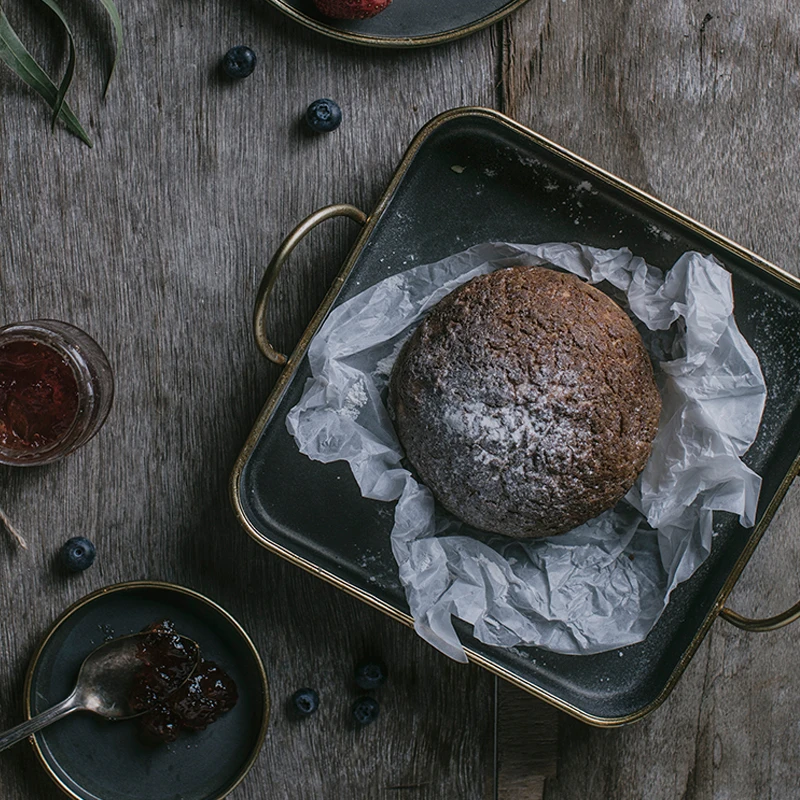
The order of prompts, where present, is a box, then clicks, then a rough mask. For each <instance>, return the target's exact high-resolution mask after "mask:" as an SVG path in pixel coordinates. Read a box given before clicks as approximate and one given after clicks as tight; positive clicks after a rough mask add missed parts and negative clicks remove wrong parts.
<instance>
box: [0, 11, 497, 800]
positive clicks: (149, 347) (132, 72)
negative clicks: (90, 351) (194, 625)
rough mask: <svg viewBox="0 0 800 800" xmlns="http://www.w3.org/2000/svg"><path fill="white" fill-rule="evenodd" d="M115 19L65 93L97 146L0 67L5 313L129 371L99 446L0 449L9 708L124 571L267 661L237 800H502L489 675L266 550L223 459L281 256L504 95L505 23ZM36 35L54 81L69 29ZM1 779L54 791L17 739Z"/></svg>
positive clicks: (279, 331)
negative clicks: (363, 700) (87, 340)
mask: <svg viewBox="0 0 800 800" xmlns="http://www.w3.org/2000/svg"><path fill="white" fill-rule="evenodd" d="M4 8H5V10H6V12H7V13H8V15H9V16H10V17H11V18H12V21H13V22H14V23H15V24H18V26H19V30H20V34H21V35H22V36H23V37H25V38H26V39H30V38H31V36H32V34H33V33H34V32H39V34H41V35H44V36H48V35H51V34H53V32H54V31H53V28H52V27H51V26H50V23H49V21H48V20H47V18H46V16H45V15H46V14H47V12H46V11H41V13H40V12H39V10H38V7H37V6H35V5H33V4H23V3H19V2H8V3H4ZM69 11H70V13H72V11H73V9H72V8H70V9H69ZM122 13H123V15H124V24H125V31H126V47H125V50H124V52H123V54H122V59H121V63H120V65H119V67H118V70H117V76H116V78H115V82H114V83H113V84H112V88H111V92H110V94H109V97H108V100H107V101H106V102H102V100H101V98H100V92H101V87H102V80H103V68H104V67H105V65H106V61H107V56H108V55H109V49H108V47H107V45H106V44H104V42H105V41H106V40H107V38H108V29H107V23H106V21H105V19H103V18H102V16H101V12H100V11H98V10H96V9H95V8H90V7H87V8H86V10H85V11H83V12H81V11H78V12H77V19H76V20H75V25H74V27H75V32H76V37H77V39H78V42H79V51H80V52H79V56H80V59H81V60H80V63H79V67H78V71H77V74H76V83H75V86H74V88H73V89H72V91H71V92H70V102H71V103H72V105H73V106H74V108H75V109H76V110H77V111H78V113H79V115H80V118H81V119H82V120H83V122H84V123H85V125H86V127H87V129H89V131H90V134H91V135H92V136H93V138H94V140H95V149H94V150H91V151H90V150H88V149H86V148H85V147H83V146H82V145H81V144H80V143H79V142H78V141H77V140H76V139H74V138H73V137H70V136H69V135H68V134H66V133H65V132H64V131H61V130H59V132H58V133H57V135H55V136H51V135H50V133H49V115H48V110H47V108H46V107H45V106H44V105H43V104H42V103H41V102H40V101H39V100H38V99H37V98H35V97H34V96H33V95H32V94H31V93H29V92H28V91H27V90H26V89H24V88H23V87H21V86H20V85H19V84H18V83H17V82H16V80H15V79H14V78H13V76H11V75H10V73H8V72H6V71H5V70H3V71H0V93H1V95H2V104H3V112H2V114H0V148H1V150H0V152H2V157H0V218H1V219H2V222H1V223H0V297H2V300H3V314H2V318H3V321H14V320H22V319H30V318H35V317H41V316H48V317H55V318H60V319H65V320H67V321H70V322H73V323H75V324H77V325H79V326H81V327H83V328H85V329H86V330H88V331H89V332H90V333H91V334H93V335H94V336H95V337H96V338H97V339H98V340H99V342H100V343H101V345H102V346H103V347H104V348H105V349H106V350H107V352H108V354H109V357H110V360H111V361H112V364H113V366H114V370H115V374H116V380H117V396H116V402H115V405H114V408H113V409H112V413H111V416H110V418H109V421H108V423H107V425H106V426H105V428H104V429H103V430H102V431H101V432H100V434H99V435H98V436H97V437H96V438H95V439H94V440H93V441H92V442H90V443H89V444H88V445H87V446H86V447H84V448H83V449H82V450H81V451H79V452H77V453H76V454H74V455H73V456H72V457H70V458H69V459H67V460H66V461H64V462H62V463H59V464H56V465H53V466H50V467H44V468H40V469H29V470H11V469H2V470H0V504H2V505H3V507H4V508H5V509H6V511H7V512H8V513H9V514H10V516H11V517H12V518H13V520H14V521H15V523H16V524H17V525H18V527H19V529H20V530H21V531H22V533H23V534H24V535H25V536H26V538H27V539H28V542H29V545H30V548H29V550H28V551H24V552H23V551H19V550H16V549H14V548H13V547H12V546H11V545H10V544H9V543H8V542H7V541H6V540H5V539H4V540H3V541H2V542H0V554H1V555H0V610H2V620H0V652H1V653H2V660H1V663H0V728H5V727H10V726H11V725H12V724H14V723H16V722H17V721H19V719H20V716H21V713H22V709H21V695H22V688H23V678H24V672H25V667H26V664H27V662H28V660H29V658H30V657H31V655H32V652H33V650H34V648H35V646H36V644H37V642H38V641H39V640H40V638H41V637H42V635H43V634H44V632H45V631H46V630H47V628H48V627H49V626H50V625H51V623H52V622H53V620H54V619H55V618H56V617H57V616H58V614H59V613H60V612H61V611H62V610H63V609H64V608H65V607H66V606H67V605H68V604H70V603H71V602H73V601H74V600H76V599H78V598H79V597H81V596H83V595H85V594H87V593H88V592H90V591H92V590H94V589H96V588H98V587H101V586H104V585H108V584H111V583H115V582H118V581H122V580H131V579H143V578H150V579H161V580H168V581H173V582H175V583H179V584H183V585H187V586H190V587H192V588H194V589H197V590H199V591H201V592H204V593H206V594H208V595H209V596H210V597H212V598H213V599H215V600H216V601H218V602H219V603H221V604H222V605H223V606H224V607H225V608H227V609H228V610H229V611H230V612H231V613H232V614H234V616H236V617H237V618H238V619H239V620H240V621H241V623H242V624H243V625H244V626H245V628H246V629H247V630H248V631H249V632H250V634H251V635H252V636H253V638H254V640H255V642H256V644H257V646H258V648H259V650H260V652H261V653H262V655H263V657H264V660H265V663H266V667H267V670H268V672H269V674H270V678H271V688H272V695H273V701H274V707H273V716H272V723H271V728H270V731H269V733H268V736H267V740H266V743H265V746H264V749H263V751H262V753H261V755H260V757H259V759H258V761H257V762H256V765H255V767H254V769H253V771H252V773H251V774H250V776H249V777H248V778H247V780H246V781H245V782H244V783H243V784H242V785H241V787H240V788H238V789H237V790H236V792H235V793H234V795H233V796H234V797H235V798H237V800H248V798H252V800H255V799H256V798H264V797H275V798H286V799H290V798H299V799H302V800H307V798H309V797H319V798H344V797H358V798H367V799H368V798H381V799H384V798H397V797H413V798H431V799H432V800H433V799H434V798H436V800H438V799H439V798H442V797H458V798H465V799H466V800H470V799H471V798H472V799H474V800H477V799H478V798H483V797H484V795H485V791H484V788H485V787H484V776H485V765H486V763H487V762H488V761H489V760H490V759H491V757H492V750H491V738H492V737H491V725H492V692H491V689H492V685H493V684H492V678H491V676H489V675H488V674H486V673H485V672H483V671H481V670H479V669H477V668H473V667H464V666H461V665H458V664H455V663H453V662H451V661H449V660H448V659H446V658H444V657H443V656H441V655H440V654H438V653H437V652H435V651H433V650H432V649H431V648H430V647H428V646H427V645H425V644H424V643H423V642H422V641H421V640H420V639H418V638H417V637H416V636H415V634H414V633H413V632H412V631H411V630H408V629H406V628H404V627H402V626H400V625H398V624H396V623H394V622H391V621H390V620H388V619H387V618H385V617H383V616H382V615H381V614H379V613H378V612H376V611H374V610H371V609H369V608H367V607H366V606H364V605H363V604H361V603H359V602H357V601H355V600H353V599H351V598H349V597H347V596H345V595H344V594H342V593H340V592H338V591H336V590H334V589H333V588H331V587H329V586H327V585H325V584H323V583H322V582H320V581H318V580H316V579H315V578H312V577H310V576H308V575H306V574H305V573H302V572H301V571H299V570H298V569H296V568H293V567H291V566H289V565H287V564H286V563H285V562H283V561H281V560H280V559H278V558H277V557H275V556H272V555H270V554H268V553H267V552H266V551H264V550H262V549H260V548H259V547H258V546H257V545H256V544H255V543H254V542H252V541H251V540H250V539H249V538H248V537H247V536H246V535H245V533H244V532H243V531H242V530H241V528H240V527H239V525H238V523H237V522H236V520H235V519H234V516H233V514H232V512H231V510H230V507H229V503H228V498H227V479H228V475H229V472H230V470H231V468H232V465H233V462H234V460H235V458H236V455H237V453H238V451H239V449H240V447H241V445H242V443H243V442H244V440H245V437H246V435H247V433H248V431H249V428H250V426H251V424H252V423H253V421H254V419H255V417H256V415H257V412H258V410H259V408H260V406H261V404H262V403H263V402H264V400H265V399H266V397H267V394H268V392H269V390H270V387H271V386H272V384H273V382H274V380H275V378H276V376H277V369H275V368H272V367H269V366H268V365H267V364H266V363H265V362H264V360H263V359H262V357H261V356H260V354H259V353H258V352H257V350H256V347H255V345H254V343H253V341H252V338H251V332H250V314H251V307H252V302H253V300H254V295H255V291H256V288H257V286H258V283H259V281H260V279H261V275H262V272H263V269H264V267H265V266H266V264H267V262H268V261H269V259H270V256H271V255H272V252H273V250H274V249H275V247H276V246H277V244H278V243H279V242H280V240H281V238H282V237H283V235H284V234H285V233H287V232H288V231H289V230H290V229H291V228H292V227H293V226H294V224H295V223H296V222H298V221H299V220H300V219H301V218H302V217H304V216H305V215H306V214H308V213H310V212H311V211H313V210H315V209H316V208H318V207H320V206H323V205H325V204H328V203H331V202H352V203H355V204H357V205H359V206H361V207H362V208H364V209H366V210H369V209H371V208H372V207H373V205H374V204H375V202H376V200H377V198H378V197H379V196H380V194H381V192H382V191H383V189H384V187H385V185H386V183H387V181H388V179H389V177H390V176H391V174H392V172H393V170H394V167H395V165H396V163H397V161H398V160H399V157H400V155H401V154H402V152H403V150H404V149H405V147H406V145H407V144H408V143H409V142H410V140H411V138H412V136H413V135H414V133H415V132H416V131H417V129H418V128H419V127H420V126H421V125H422V124H423V123H425V122H426V121H427V120H428V119H429V118H431V117H432V116H434V115H435V114H436V113H438V112H440V111H444V110H446V109H447V108H450V107H453V106H458V105H463V104H466V103H482V104H492V103H493V101H494V98H495V83H496V65H497V61H496V56H495V40H494V35H495V32H493V31H491V30H488V31H484V32H482V33H480V34H478V35H476V36H473V37H471V38H470V39H468V40H465V41H463V42H459V43H455V44H453V45H450V46H446V47H439V48H435V49H430V50H425V51H419V52H414V53H408V52H405V53H394V52H373V51H368V50H364V49H358V48H355V47H348V46H343V45H342V44H338V43H332V42H330V41H328V40H326V39H323V38H321V37H319V36H317V35H314V34H311V33H310V32H307V31H305V30H304V29H302V28H300V27H299V26H297V25H295V24H293V23H291V22H290V21H288V20H286V19H285V18H284V17H283V16H282V15H281V14H280V13H278V12H277V11H275V10H274V9H272V8H268V7H266V5H262V4H259V3H243V4H236V5H235V6H232V5H230V4H225V3H219V2H210V0H199V2H193V3H191V4H189V3H178V4H172V3H171V4H155V5H153V4H145V3H141V2H131V3H128V4H125V5H123V7H122ZM82 15H85V16H82ZM98 42H99V43H100V44H97V43H98ZM240 43H246V44H249V45H251V46H252V47H253V48H254V49H255V50H256V51H257V53H258V55H259V57H260V63H259V66H258V68H257V71H256V73H255V74H254V75H253V76H252V77H250V78H248V79H247V80H246V81H243V82H240V83H230V82H226V81H223V80H222V79H221V78H220V76H219V73H218V70H217V65H218V62H219V60H220V58H221V56H222V54H223V53H224V52H225V50H227V48H228V47H230V46H232V45H234V44H240ZM32 49H33V50H34V51H35V53H36V55H37V57H39V58H41V59H42V61H43V62H44V63H45V64H46V65H47V66H48V67H49V68H53V70H54V74H55V67H56V66H57V64H58V59H59V58H62V57H63V53H62V43H61V41H60V39H59V40H57V41H53V42H50V40H45V42H44V43H42V44H39V45H36V46H32ZM321 96H329V97H333V98H334V99H336V100H338V101H339V103H340V104H341V105H342V107H343V110H344V115H345V120H344V123H343V125H342V127H341V128H340V129H339V130H338V131H337V132H336V133H333V134H330V135H328V136H312V135H310V134H307V133H306V132H305V131H304V129H303V128H302V126H301V125H300V123H299V119H300V116H301V114H302V112H303V111H304V109H305V107H306V105H307V104H308V103H309V102H310V101H312V100H314V99H316V98H318V97H321ZM354 233H355V230H354V229H353V228H351V227H350V224H349V223H346V222H344V221H341V222H334V223H329V224H328V225H327V226H326V227H324V228H323V229H320V230H319V231H316V232H315V233H314V234H313V235H312V236H310V237H309V239H308V241H307V242H305V243H304V244H303V245H302V246H301V248H300V249H299V250H298V252H297V253H296V254H295V255H294V256H293V257H292V260H291V263H290V264H289V265H288V266H287V269H286V271H285V274H284V275H283V276H282V277H281V282H280V286H279V289H278V293H277V298H276V302H275V303H273V306H272V309H271V312H270V313H271V317H270V323H269V329H270V331H271V333H272V334H273V335H274V339H275V342H276V344H277V346H279V347H281V348H286V347H291V345H292V344H293V343H294V342H295V341H296V339H297V338H298V336H299V335H300V332H301V331H302V329H303V328H304V326H305V324H306V322H307V320H308V319H309V317H310V315H311V313H312V310H313V309H314V308H315V307H316V305H317V303H318V302H319V300H320V299H321V297H322V296H323V295H324V293H325V290H326V288H327V286H328V283H329V282H330V280H331V278H332V276H333V275H334V274H335V273H336V271H337V269H338V266H339V264H340V263H341V261H342V259H343V257H344V255H345V254H346V252H347V250H348V248H349V246H350V243H351V242H352V240H353V237H354ZM78 533H80V534H84V535H87V536H89V537H90V538H92V539H93V540H94V541H95V542H96V544H97V548H98V553H99V555H98V560H97V562H96V564H95V566H93V567H92V568H91V569H90V570H88V571H87V572H86V573H83V574H80V575H77V576H73V577H66V576H64V575H62V574H60V573H59V572H58V571H57V570H56V569H55V568H54V566H53V559H54V556H55V554H56V551H57V550H58V548H59V546H60V544H61V543H62V542H63V541H64V540H65V539H66V538H67V537H69V536H71V535H75V534H78ZM366 653H378V654H380V655H381V656H383V658H384V659H385V660H386V661H387V662H388V663H389V666H390V672H391V679H390V683H389V685H388V686H386V687H385V688H384V689H382V690H381V695H380V700H381V702H382V705H383V713H382V714H381V717H380V720H379V721H378V722H376V723H375V724H374V725H373V726H371V727H370V728H369V729H366V730H364V731H355V730H353V728H352V727H351V726H350V725H349V724H348V713H349V707H350V705H351V703H352V701H353V699H354V697H355V692H354V688H353V686H352V680H351V675H352V669H353V666H354V663H355V661H356V660H357V659H358V658H359V657H361V656H362V655H364V654H366ZM307 685H311V686H314V687H316V688H317V689H318V690H319V692H320V694H321V696H322V708H321V710H320V712H319V714H318V715H316V716H315V717H314V718H312V719H309V720H306V721H304V722H303V723H302V724H298V723H293V722H292V721H290V720H289V719H287V717H286V715H285V714H284V712H283V707H284V703H285V701H286V699H287V698H288V697H289V696H290V695H291V693H292V692H293V691H294V690H295V689H297V688H299V687H301V686H307ZM0 795H2V797H3V798H4V800H33V799H34V798H35V800H45V799H46V798H53V799H55V798H57V797H60V796H61V794H60V793H59V791H58V790H57V789H56V788H55V787H54V786H53V785H51V783H50V782H49V780H48V779H47V777H46V776H45V775H44V773H43V772H42V770H41V769H40V768H39V766H38V764H37V763H36V760H35V758H34V756H33V754H32V752H31V751H30V749H29V748H27V747H24V746H23V747H21V748H17V749H16V750H14V751H9V752H7V753H3V754H0Z"/></svg>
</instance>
